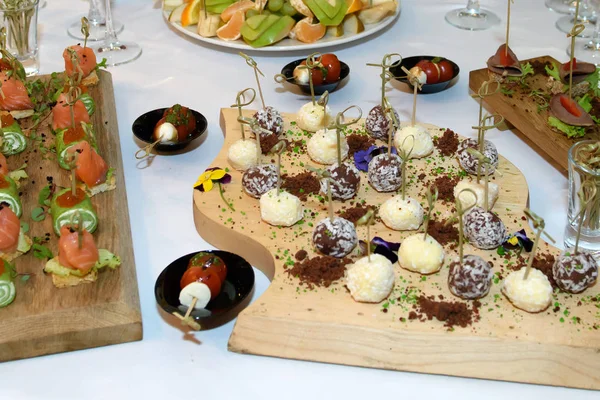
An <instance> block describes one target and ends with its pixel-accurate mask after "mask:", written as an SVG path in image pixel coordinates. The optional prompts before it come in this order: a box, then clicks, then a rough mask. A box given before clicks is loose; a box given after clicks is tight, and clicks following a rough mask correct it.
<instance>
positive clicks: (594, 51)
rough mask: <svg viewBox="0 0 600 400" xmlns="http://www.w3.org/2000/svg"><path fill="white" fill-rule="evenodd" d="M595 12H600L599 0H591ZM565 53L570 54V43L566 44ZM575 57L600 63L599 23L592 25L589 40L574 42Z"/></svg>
mask: <svg viewBox="0 0 600 400" xmlns="http://www.w3.org/2000/svg"><path fill="white" fill-rule="evenodd" d="M591 3H592V4H591V5H592V7H593V8H594V10H595V12H596V14H598V12H600V0H593V1H591ZM567 54H568V55H569V57H570V56H571V45H570V44H569V46H567ZM575 58H576V59H577V60H579V61H584V62H589V63H592V64H596V65H600V24H599V23H596V24H595V25H594V32H593V33H592V36H591V38H590V39H589V40H578V41H576V42H575Z"/></svg>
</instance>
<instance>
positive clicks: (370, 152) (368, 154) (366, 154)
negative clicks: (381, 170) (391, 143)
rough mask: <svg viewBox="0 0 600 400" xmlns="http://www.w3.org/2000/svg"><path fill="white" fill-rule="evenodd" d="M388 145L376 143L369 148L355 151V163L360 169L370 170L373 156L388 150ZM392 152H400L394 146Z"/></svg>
mask: <svg viewBox="0 0 600 400" xmlns="http://www.w3.org/2000/svg"><path fill="white" fill-rule="evenodd" d="M387 150H388V149H387V147H386V146H380V147H377V146H375V145H373V146H371V147H369V148H368V149H367V150H359V151H357V152H356V153H354V165H356V168H358V170H359V171H363V172H367V171H368V170H369V162H370V161H371V160H372V159H373V157H375V156H377V155H379V154H383V153H386V152H387ZM392 154H398V152H397V151H396V148H395V147H392Z"/></svg>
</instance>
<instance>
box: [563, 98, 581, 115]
mask: <svg viewBox="0 0 600 400" xmlns="http://www.w3.org/2000/svg"><path fill="white" fill-rule="evenodd" d="M560 104H561V105H562V106H563V107H564V108H565V109H566V110H567V111H568V112H569V113H570V114H572V115H574V116H576V117H581V110H579V108H577V103H575V102H574V101H573V100H571V99H569V98H568V97H567V96H560Z"/></svg>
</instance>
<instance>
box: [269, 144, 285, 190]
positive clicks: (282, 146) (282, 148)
mask: <svg viewBox="0 0 600 400" xmlns="http://www.w3.org/2000/svg"><path fill="white" fill-rule="evenodd" d="M285 148H286V142H285V140H280V141H279V142H277V144H276V145H275V146H273V148H272V149H271V152H273V153H276V154H277V164H276V167H277V196H279V189H281V154H282V153H283V152H284V151H285Z"/></svg>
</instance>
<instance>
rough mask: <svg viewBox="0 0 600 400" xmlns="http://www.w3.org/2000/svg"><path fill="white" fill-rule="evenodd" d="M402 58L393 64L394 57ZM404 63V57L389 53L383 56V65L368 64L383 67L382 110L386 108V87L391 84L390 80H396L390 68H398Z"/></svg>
mask: <svg viewBox="0 0 600 400" xmlns="http://www.w3.org/2000/svg"><path fill="white" fill-rule="evenodd" d="M396 56H397V57H400V59H399V60H396V61H394V62H392V58H393V57H396ZM401 62H402V56H401V55H400V54H398V53H389V54H386V55H384V56H383V59H382V60H381V64H373V63H367V66H369V67H381V74H380V75H379V76H380V77H381V108H384V107H385V105H384V99H385V85H386V83H387V82H389V80H390V79H393V78H395V76H394V75H393V74H392V73H391V72H390V71H389V69H390V68H392V67H395V66H397V65H398V64H400V63H401Z"/></svg>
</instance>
